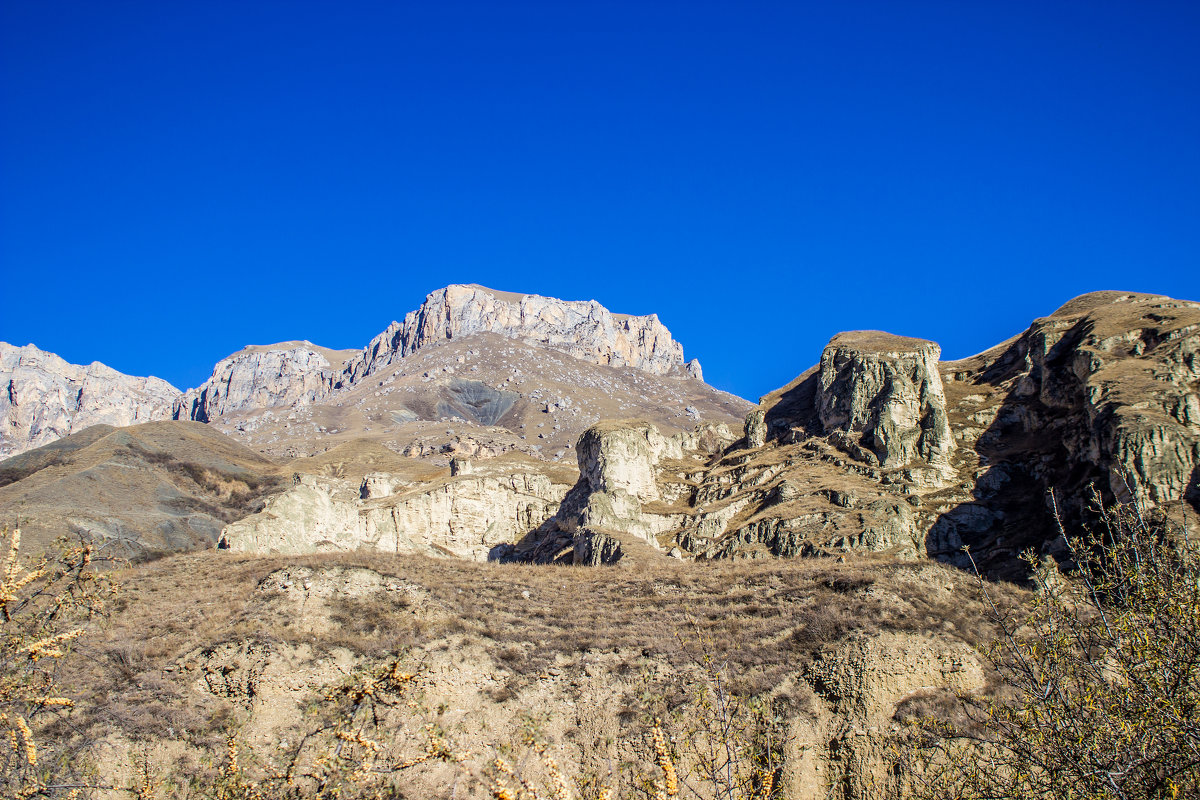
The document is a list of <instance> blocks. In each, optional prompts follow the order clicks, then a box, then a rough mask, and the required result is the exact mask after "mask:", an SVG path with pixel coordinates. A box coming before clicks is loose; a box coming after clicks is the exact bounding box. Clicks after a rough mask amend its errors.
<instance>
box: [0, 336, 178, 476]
mask: <svg viewBox="0 0 1200 800" xmlns="http://www.w3.org/2000/svg"><path fill="white" fill-rule="evenodd" d="M178 396H179V390H178V389H176V388H175V387H174V386H172V385H171V384H169V383H167V382H166V381H164V380H160V379H158V378H136V377H133V376H131V375H124V374H122V373H120V372H117V371H116V370H115V369H111V368H109V367H106V366H105V365H103V364H101V363H100V362H98V361H97V362H93V363H92V364H89V365H88V366H86V367H85V366H80V365H78V364H69V363H67V362H66V361H64V360H63V359H61V358H59V357H58V356H56V355H54V354H53V353H47V352H44V351H42V350H39V349H37V348H36V347H34V346H33V345H26V346H25V347H14V346H13V345H10V344H5V343H4V342H0V458H8V457H9V456H14V455H17V454H18V453H23V452H25V451H26V450H29V449H32V448H34V447H40V446H41V445H44V444H49V443H50V442H53V441H55V440H57V439H61V438H62V437H64V436H68V435H70V434H72V433H75V432H76V431H82V430H83V429H84V428H88V427H91V426H92V425H113V426H118V427H120V426H124V425H135V424H137V423H140V422H150V421H152V420H160V419H169V418H170V416H171V404H172V403H173V402H174V401H175V399H176V398H177V397H178Z"/></svg>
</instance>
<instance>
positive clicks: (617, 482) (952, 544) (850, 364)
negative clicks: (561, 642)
mask: <svg viewBox="0 0 1200 800" xmlns="http://www.w3.org/2000/svg"><path fill="white" fill-rule="evenodd" d="M1198 351H1200V304H1196V303H1189V302H1184V301H1177V300H1172V299H1170V298H1167V297H1162V296H1156V295H1138V294H1130V293H1117V292H1103V293H1096V294H1092V295H1085V296H1083V297H1080V298H1077V299H1075V300H1073V301H1071V302H1070V303H1068V304H1067V305H1065V306H1064V307H1063V308H1061V309H1059V310H1058V311H1056V312H1055V313H1054V314H1052V315H1050V316H1049V317H1046V318H1044V319H1039V320H1036V321H1035V322H1034V323H1033V324H1032V325H1031V326H1030V328H1029V329H1028V330H1027V331H1026V332H1025V333H1023V334H1021V335H1020V336H1017V337H1014V338H1013V339H1012V340H1010V341H1008V342H1005V343H1004V344H1002V345H1000V346H998V347H996V348H993V349H992V350H989V351H987V352H986V353H982V354H980V355H978V356H975V357H973V358H971V359H966V360H963V361H958V362H950V363H940V362H939V361H938V356H939V348H938V347H937V345H936V344H934V343H932V342H927V341H924V340H919V339H905V338H901V337H897V336H891V335H889V334H883V333H879V332H870V331H868V332H855V333H848V334H840V335H838V336H836V337H834V339H833V340H832V341H831V342H830V343H829V344H828V345H827V346H826V347H825V349H824V351H823V353H822V356H821V361H820V363H819V364H818V365H817V366H814V367H813V368H812V369H810V370H808V371H807V372H805V373H804V374H802V375H801V376H800V377H799V378H797V379H796V380H795V381H794V382H792V383H791V384H789V385H788V386H785V387H783V388H782V389H780V390H778V391H776V392H773V393H771V394H770V395H767V396H766V397H764V398H763V400H762V402H761V404H760V406H759V408H758V409H756V410H754V411H752V412H751V413H750V414H749V415H748V416H747V418H746V423H745V428H744V430H745V436H744V437H743V439H742V440H740V441H739V442H738V443H737V444H734V445H732V446H728V447H723V448H722V449H721V450H720V452H717V453H715V454H710V453H703V452H698V451H696V450H691V451H689V450H688V449H687V448H681V447H680V445H679V442H678V441H674V444H673V445H672V447H673V449H671V448H669V447H667V446H666V445H664V444H663V442H671V441H673V440H668V439H664V437H662V436H660V435H659V434H658V433H657V431H656V430H655V429H654V428H653V426H648V425H646V424H645V423H606V424H604V425H598V426H594V427H593V428H591V429H589V430H588V431H587V432H586V433H585V434H584V435H583V436H582V437H581V438H580V440H579V443H578V445H577V448H576V449H577V454H578V459H579V466H580V472H581V478H580V482H579V484H578V485H577V486H576V487H575V488H574V489H572V491H571V493H570V494H569V495H568V496H567V498H566V500H565V501H564V503H563V506H562V508H561V509H560V510H559V512H558V513H557V514H556V515H555V517H554V518H553V519H552V520H551V521H550V522H549V523H548V524H547V525H546V526H544V527H543V528H542V529H541V530H540V531H539V535H540V536H541V538H540V539H537V537H532V538H531V539H529V540H527V541H526V542H524V543H522V545H520V546H518V547H516V548H515V549H514V551H513V552H512V554H511V555H514V556H515V557H518V558H528V559H531V560H569V561H576V562H578V561H581V560H582V561H584V562H586V563H599V562H606V561H612V560H616V559H619V558H621V557H622V556H625V555H628V551H629V548H630V545H631V543H642V544H644V545H649V546H650V547H652V548H654V549H656V550H657V551H658V552H669V551H670V552H675V553H676V554H677V555H679V556H681V557H695V558H731V557H732V558H753V557H759V556H765V555H774V556H795V555H808V554H820V553H825V554H830V553H838V552H847V551H871V552H886V553H891V554H893V555H896V556H901V557H906V558H917V557H921V556H925V555H929V556H933V557H936V558H940V559H943V560H947V561H951V562H953V563H958V564H960V565H965V563H966V562H965V557H964V556H963V554H962V548H963V546H964V545H971V547H972V552H973V553H975V554H976V559H977V560H978V561H979V562H980V563H981V564H983V565H984V567H985V568H987V569H989V570H991V571H993V572H995V573H997V574H1011V575H1013V576H1016V575H1018V574H1023V572H1021V570H1022V569H1023V567H1021V566H1020V564H1019V562H1018V561H1017V559H1016V556H1017V554H1018V553H1020V552H1021V551H1022V550H1024V549H1026V548H1028V547H1033V548H1035V549H1040V550H1041V551H1042V552H1043V554H1046V555H1053V556H1056V557H1058V558H1060V559H1063V558H1065V557H1066V555H1067V554H1066V552H1065V549H1064V546H1063V544H1064V543H1063V542H1062V540H1061V538H1060V537H1059V535H1058V523H1057V522H1056V520H1055V519H1054V513H1055V508H1057V513H1058V514H1059V516H1060V517H1061V518H1062V519H1063V520H1064V521H1065V522H1066V523H1067V524H1068V525H1074V524H1076V523H1078V522H1082V521H1085V518H1086V517H1087V514H1088V513H1089V511H1088V506H1089V504H1090V503H1091V502H1092V501H1091V500H1090V492H1092V491H1093V490H1094V491H1095V492H1097V493H1098V497H1099V499H1100V500H1101V501H1102V502H1105V503H1111V502H1114V501H1130V500H1134V501H1136V502H1138V503H1139V505H1140V507H1141V508H1143V509H1145V510H1148V509H1150V508H1154V507H1158V508H1160V509H1163V510H1165V511H1168V512H1171V513H1175V512H1174V511H1173V509H1174V508H1175V506H1177V505H1178V504H1179V503H1181V502H1187V503H1190V505H1191V507H1192V509H1193V510H1200V486H1198V483H1200V413H1197V409H1200V399H1198V398H1200V355H1198ZM668 451H670V452H668ZM1051 492H1053V497H1052V496H1051ZM568 545H573V546H574V552H570V551H569V550H568Z"/></svg>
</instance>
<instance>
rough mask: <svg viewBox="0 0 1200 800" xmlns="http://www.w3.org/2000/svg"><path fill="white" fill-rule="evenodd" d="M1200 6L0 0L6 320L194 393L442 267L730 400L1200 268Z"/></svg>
mask: <svg viewBox="0 0 1200 800" xmlns="http://www.w3.org/2000/svg"><path fill="white" fill-rule="evenodd" d="M1198 42H1200V3H1196V2H1174V3H1169V2H1154V0H1138V1H1137V2H1133V1H1131V2H1124V3H1113V2H1102V1H1098V0H1081V1H1080V2H1052V1H1047V0H1043V1H1042V2H1012V1H1009V0H1006V1H1005V2H962V0H954V1H953V2H941V3H934V2H920V0H913V1H911V2H895V1H894V0H881V2H833V3H831V2H812V3H810V2H779V3H764V2H727V3H711V2H700V1H697V0H692V1H689V2H653V0H637V1H636V2H627V3H625V2H604V3H591V2H578V1H576V0H572V1H571V2H560V1H558V0H555V1H554V2H543V3H537V2H500V1H499V0H492V1H490V2H479V3H460V2H453V1H452V0H451V1H446V2H441V1H439V2H379V3H367V2H355V0H343V1H341V2H337V3H333V2H324V3H316V2H302V1H300V0H292V1H291V2H221V1H219V0H206V2H161V0H156V1H155V2H121V0H106V1H105V2H92V0H88V1H87V2H57V1H56V0H38V1H37V2H17V0H4V1H3V2H2V3H0V70H2V72H0V279H2V280H0V296H2V297H3V301H4V302H3V305H2V306H0V340H4V341H8V342H11V343H15V344H26V343H28V342H34V343H36V344H37V345H38V346H39V347H41V348H43V349H46V350H51V351H54V352H57V353H59V354H60V355H62V356H63V357H65V358H67V359H68V360H70V361H74V362H81V363H87V362H90V361H93V360H99V361H103V362H105V363H107V364H109V365H110V366H113V367H115V368H117V369H119V370H121V371H123V372H128V373H132V374H143V375H144V374H155V375H158V376H160V377H162V378H166V379H167V380H169V381H171V382H172V383H174V384H175V385H176V386H178V387H180V388H187V387H189V386H193V385H196V384H197V383H200V382H201V381H203V380H204V379H205V378H206V377H207V375H208V373H209V371H210V370H211V368H212V365H213V363H214V362H215V361H217V360H218V359H219V358H222V357H223V356H225V355H227V354H228V353H230V352H232V351H234V350H237V349H238V348H240V347H241V346H243V345H245V344H251V343H257V344H261V343H267V342H273V341H280V340H287V339H302V338H306V339H310V340H312V341H314V342H317V343H319V344H322V345H326V346H329V347H336V348H345V347H361V346H363V345H365V344H366V342H367V341H368V340H369V339H370V338H371V337H372V336H373V335H374V334H376V333H378V332H379V331H380V330H382V329H383V328H384V326H386V325H387V324H388V322H390V321H391V320H392V319H395V318H399V317H402V315H403V314H404V313H405V312H406V311H408V310H409V309H411V308H414V307H415V306H416V305H418V304H419V303H420V301H421V299H422V298H423V297H424V296H425V294H426V293H428V292H429V291H431V290H433V289H435V288H438V287H440V286H443V285H445V284H448V283H470V282H475V283H482V284H484V285H487V286H492V287H494V288H497V289H505V290H512V291H525V292H535V293H538V294H545V295H551V296H557V297H563V298H566V299H596V300H599V301H600V302H601V303H603V304H604V305H606V306H608V307H609V308H611V309H612V310H614V311H620V312H627V313H649V312H657V313H658V315H659V316H660V317H661V318H662V320H663V321H664V322H665V323H666V324H667V326H668V327H669V328H670V329H671V330H672V331H673V332H674V334H675V335H676V337H677V338H678V339H679V340H680V341H682V342H683V343H684V346H685V348H686V353H687V356H688V357H689V358H690V357H692V356H696V357H699V358H700V359H701V361H702V362H703V364H704V367H705V372H706V376H707V377H708V379H709V381H710V382H711V383H713V384H715V385H716V386H718V387H721V388H724V389H727V390H730V391H733V392H735V393H738V394H741V395H743V396H745V397H749V398H757V396H758V395H760V394H763V393H765V392H767V391H769V390H771V389H773V388H775V387H777V386H779V385H781V384H783V383H785V382H787V381H788V380H790V379H791V378H792V377H794V376H795V375H796V374H798V373H799V372H800V371H802V370H803V369H805V368H806V367H808V366H809V365H810V364H812V363H814V362H815V361H816V360H817V359H818V358H819V355H820V350H821V347H822V346H823V345H824V343H825V342H826V340H827V339H828V338H829V337H830V336H831V335H832V334H834V333H836V332H837V331H840V330H846V329H854V328H878V329H884V330H889V331H892V332H895V333H900V334H904V335H911V336H921V337H926V338H931V339H934V340H936V341H938V342H940V343H941V344H942V347H943V352H944V356H945V357H961V356H965V355H969V354H971V353H973V352H976V351H978V350H981V349H983V348H984V347H987V346H989V345H991V344H993V343H995V342H997V341H999V340H1001V339H1003V338H1006V337H1008V336H1010V335H1012V334H1014V333H1017V332H1018V331H1020V330H1021V329H1023V328H1024V327H1025V326H1026V325H1027V324H1028V322H1029V321H1030V320H1031V319H1032V318H1034V317H1037V316H1041V315H1044V314H1047V313H1049V312H1050V311H1052V310H1053V309H1054V308H1055V307H1057V306H1058V305H1060V304H1061V303H1062V302H1064V301H1066V300H1067V299H1069V298H1070V297H1072V296H1074V295H1077V294H1080V293H1083V292H1086V291H1090V290H1095V289H1109V288H1122V289H1133V290H1139V291H1151V292H1160V293H1165V294H1171V295H1174V296H1176V297H1185V298H1188V299H1194V300H1200V44H1198Z"/></svg>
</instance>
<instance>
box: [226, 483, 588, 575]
mask: <svg viewBox="0 0 1200 800" xmlns="http://www.w3.org/2000/svg"><path fill="white" fill-rule="evenodd" d="M566 491H567V486H566V485H564V484H556V483H554V482H553V481H552V480H551V478H550V477H549V476H548V475H545V474H543V473H539V472H531V471H520V470H512V471H509V470H507V469H505V468H504V467H503V466H500V467H490V468H487V469H480V470H477V471H471V472H469V473H462V474H458V475H455V476H452V477H450V478H448V479H442V480H439V481H435V482H433V483H432V484H421V485H418V486H415V487H413V486H408V485H403V484H401V485H399V486H398V485H397V482H396V481H394V480H388V479H387V477H385V476H383V475H380V474H372V475H369V476H367V478H365V479H364V480H363V481H361V482H352V481H347V480H339V479H337V478H324V477H316V476H313V475H297V476H296V477H295V482H294V485H293V486H292V487H291V488H290V489H288V490H287V491H286V492H283V493H282V494H279V495H276V496H274V497H272V498H271V499H270V500H269V501H268V502H267V505H266V507H265V508H264V509H263V510H262V511H261V512H259V513H257V514H252V515H250V516H248V517H246V518H245V519H242V520H239V521H237V522H234V523H232V524H230V525H227V526H226V527H225V528H224V530H223V531H222V532H221V539H220V543H219V547H221V548H223V549H228V550H233V551H238V552H250V553H280V554H296V553H315V552H329V551H352V550H359V549H364V548H365V549H370V550H382V551H386V552H390V553H422V554H424V555H432V556H453V557H457V558H465V559H469V560H475V561H482V560H485V559H486V558H487V556H488V553H489V552H490V551H491V549H492V548H493V547H495V546H496V545H498V544H501V543H504V542H512V541H514V540H516V539H519V538H521V537H522V536H524V535H525V534H526V533H528V532H529V531H531V530H533V529H535V528H537V527H538V526H539V525H541V524H542V523H543V522H545V521H546V519H547V518H549V517H550V516H551V515H552V514H553V513H554V511H555V509H556V508H557V507H558V505H559V503H560V502H561V501H562V499H563V496H564V495H565V494H566Z"/></svg>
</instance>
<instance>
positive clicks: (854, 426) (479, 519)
mask: <svg viewBox="0 0 1200 800" xmlns="http://www.w3.org/2000/svg"><path fill="white" fill-rule="evenodd" d="M1198 350H1200V304H1197V303H1194V302H1189V301H1182V300H1174V299H1171V298H1168V297H1165V296H1159V295H1147V294H1137V293H1128V292H1097V293H1093V294H1089V295H1084V296H1082V297H1080V298H1076V299H1075V300H1072V301H1071V302H1069V303H1067V304H1066V305H1064V306H1063V307H1062V308H1060V309H1058V310H1056V311H1054V312H1053V313H1051V314H1050V315H1049V316H1047V317H1044V318H1041V319H1038V320H1035V321H1034V322H1033V323H1032V324H1031V325H1030V327H1029V328H1028V329H1027V330H1026V331H1025V332H1023V333H1022V334H1020V335H1018V336H1016V337H1014V338H1012V339H1010V340H1008V341H1006V342H1002V343H999V344H998V345H996V346H995V347H993V348H990V349H989V350H987V351H985V352H983V353H980V354H979V355H976V356H973V357H971V358H968V359H963V360H960V361H951V362H943V361H940V349H939V348H938V346H937V345H936V344H935V343H933V342H929V341H925V340H920V339H910V338H902V337H897V336H893V335H890V334H886V333H881V332H872V331H859V332H848V333H843V334H839V335H838V336H836V337H834V339H833V340H832V341H830V342H829V344H828V345H827V346H826V347H825V349H824V351H823V353H822V356H821V359H820V363H819V364H816V365H814V366H813V367H812V368H810V369H808V370H806V371H805V372H803V373H802V374H801V375H799V376H798V377H797V378H796V380H795V381H793V382H791V383H790V384H788V385H787V386H784V387H781V388H780V389H778V390H776V391H775V392H772V393H770V394H768V395H767V396H765V397H764V398H762V399H761V401H760V403H759V404H757V406H756V405H754V404H751V403H749V402H747V401H744V400H742V399H740V398H737V397H734V396H732V395H729V394H726V393H723V392H720V391H718V390H716V389H714V388H712V387H710V386H708V385H707V384H706V383H704V381H703V373H702V371H701V369H700V365H699V363H698V362H697V361H696V360H692V361H685V360H684V355H683V348H682V346H681V345H680V344H679V343H678V342H676V341H675V340H674V339H673V337H672V336H671V334H670V332H669V331H668V330H667V329H666V328H665V327H664V326H663V325H662V323H661V322H660V321H659V320H658V318H657V317H656V316H654V315H650V316H628V315H621V314H614V313H612V312H610V311H608V310H607V309H605V308H603V307H602V306H600V305H599V304H597V303H595V302H594V301H588V302H574V301H562V300H556V299H553V298H547V297H541V296H538V295H521V294H513V293H507V292H497V291H493V290H490V289H486V288H484V287H480V286H475V285H452V286H448V287H445V288H444V289H439V290H437V291H435V292H433V293H431V294H430V295H429V296H428V297H427V298H426V300H425V302H424V303H423V304H422V305H421V306H420V308H418V309H416V310H414V311H412V312H410V313H408V314H407V315H406V316H405V317H404V320H403V322H393V323H392V324H391V325H389V326H387V327H386V328H385V329H384V331H383V332H382V333H380V334H379V335H378V336H376V337H375V338H374V339H372V341H371V342H369V343H368V344H367V345H366V346H365V347H364V348H363V349H362V350H343V351H334V350H330V349H327V348H323V347H320V346H317V345H314V344H311V343H309V342H284V343H280V344H274V345H265V346H249V347H246V348H244V349H242V350H240V351H238V352H237V353H234V354H232V355H231V356H229V357H227V358H225V359H222V360H221V361H220V362H218V363H217V364H216V365H215V367H214V369H213V373H212V376H211V377H210V378H209V379H208V380H207V381H206V382H205V383H204V384H202V385H201V386H199V387H196V388H194V389H189V390H188V391H186V392H181V391H178V390H176V389H174V388H173V387H171V386H170V385H169V384H167V383H165V382H163V381H161V380H158V379H156V378H136V377H130V376H125V375H121V374H120V373H117V372H115V371H113V370H110V369H108V368H107V367H104V366H103V365H101V364H92V365H91V366H88V367H81V366H75V365H70V364H67V363H66V362H64V361H63V360H62V359H59V358H58V357H57V356H54V355H53V354H49V353H43V352H42V351H40V350H37V349H36V348H34V347H33V346H32V345H29V346H27V347H22V348H17V347H12V346H10V345H5V344H0V380H2V381H3V382H5V383H6V384H7V392H6V393H3V394H0V423H2V430H3V440H2V441H3V444H2V447H3V453H4V454H5V455H10V456H12V457H10V458H9V459H8V460H6V461H4V462H0V514H4V515H6V516H12V517H13V518H14V521H15V520H16V519H17V518H19V520H20V522H21V525H22V527H23V528H24V529H25V530H26V531H27V533H28V535H29V536H30V537H31V538H30V540H29V541H30V542H36V543H39V544H42V545H44V544H45V543H46V542H47V541H49V540H50V539H51V538H53V536H54V535H55V534H56V533H61V532H64V531H67V530H74V531H79V532H86V533H88V534H90V535H92V536H94V537H97V538H99V539H102V540H105V541H111V542H113V543H114V544H119V546H120V547H121V548H122V549H123V550H124V551H125V554H126V555H134V556H137V555H139V554H144V553H151V552H168V551H174V550H181V549H194V548H203V547H211V546H214V545H217V544H219V545H220V546H221V547H224V548H229V549H234V550H242V551H251V552H297V553H298V552H315V551H321V550H347V549H360V548H364V547H365V548H372V549H382V550H388V551H394V552H410V551H411V552H423V553H428V554H431V555H442V556H454V557H462V558H471V559H476V560H482V559H489V558H490V559H501V560H530V561H562V560H566V561H575V562H584V563H603V562H607V561H613V560H618V559H621V558H628V557H631V556H634V555H636V556H638V557H643V558H651V557H665V556H667V555H674V556H676V557H679V558H685V559H686V558H700V559H706V558H752V557H761V556H768V555H770V556H782V557H787V556H796V555H814V554H821V553H836V552H841V551H847V550H853V551H870V552H887V553H892V554H894V555H898V556H901V557H906V558H922V557H927V556H929V557H935V558H939V559H942V560H948V561H951V562H956V561H959V560H961V558H962V554H961V549H962V547H963V546H964V545H970V546H972V548H973V550H974V552H975V553H976V554H977V558H979V559H980V560H981V561H982V563H984V564H985V565H987V567H988V568H989V569H992V570H994V571H998V572H1005V571H1006V570H1012V569H1015V566H1014V565H1015V564H1016V559H1015V556H1016V555H1017V553H1019V552H1020V551H1021V550H1023V549H1025V548H1028V547H1034V548H1035V549H1039V550H1041V551H1042V552H1043V554H1045V555H1048V556H1052V557H1057V558H1059V559H1062V558H1065V551H1064V549H1063V546H1062V542H1060V541H1058V540H1057V529H1058V526H1057V520H1067V521H1070V522H1075V521H1078V520H1081V519H1083V518H1084V517H1086V515H1087V513H1088V509H1087V507H1086V506H1087V501H1086V500H1085V499H1082V498H1086V497H1087V495H1088V492H1089V491H1093V490H1094V491H1095V492H1096V493H1097V497H1098V498H1099V499H1100V500H1101V501H1106V502H1111V501H1113V500H1136V501H1138V502H1139V503H1140V504H1142V505H1143V506H1144V507H1146V508H1149V507H1159V508H1162V509H1164V510H1165V511H1167V512H1171V510H1172V509H1174V508H1176V507H1178V506H1179V505H1180V504H1189V505H1190V506H1191V508H1192V509H1193V510H1195V508H1196V506H1197V503H1200V500H1198V498H1197V492H1198V490H1197V480H1198V478H1200V472H1198V470H1200V468H1198V466H1197V465H1198V464H1200V399H1198V398H1200V357H1198V356H1197V351H1198ZM571 448H574V449H575V453H574V457H573V458H570V457H569V456H571V455H572V454H571ZM92 487H94V488H92ZM1089 487H1090V488H1089ZM1052 492H1053V494H1051V493H1052ZM31 546H32V545H31Z"/></svg>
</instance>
